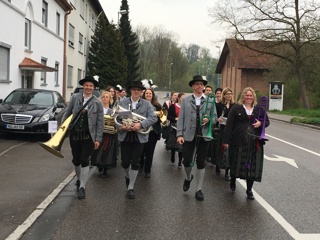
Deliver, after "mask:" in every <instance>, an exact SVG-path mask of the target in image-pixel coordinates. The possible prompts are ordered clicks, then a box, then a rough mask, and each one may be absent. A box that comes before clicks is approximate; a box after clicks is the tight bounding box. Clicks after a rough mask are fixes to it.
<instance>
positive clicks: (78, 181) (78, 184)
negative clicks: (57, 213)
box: [76, 180, 80, 192]
mask: <svg viewBox="0 0 320 240" xmlns="http://www.w3.org/2000/svg"><path fill="white" fill-rule="evenodd" d="M76 187H77V192H78V191H79V188H80V180H77V181H76Z"/></svg>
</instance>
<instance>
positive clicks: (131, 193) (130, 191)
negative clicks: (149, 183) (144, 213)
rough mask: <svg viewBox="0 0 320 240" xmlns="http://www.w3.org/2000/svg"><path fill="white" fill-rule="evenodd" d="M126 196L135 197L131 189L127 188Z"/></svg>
mask: <svg viewBox="0 0 320 240" xmlns="http://www.w3.org/2000/svg"><path fill="white" fill-rule="evenodd" d="M127 196H128V198H129V199H134V198H135V194H134V191H133V189H129V190H128V192H127Z"/></svg>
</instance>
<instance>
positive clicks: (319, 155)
mask: <svg viewBox="0 0 320 240" xmlns="http://www.w3.org/2000/svg"><path fill="white" fill-rule="evenodd" d="M266 136H268V137H271V138H273V139H276V140H278V141H280V142H283V143H286V144H288V145H291V146H293V147H296V148H299V149H301V150H303V151H306V152H308V153H312V154H314V155H316V156H318V157H320V153H316V152H314V151H311V150H308V149H306V148H303V147H300V146H298V145H295V144H293V143H290V142H287V141H284V140H282V139H280V138H276V137H273V136H270V135H268V134H266Z"/></svg>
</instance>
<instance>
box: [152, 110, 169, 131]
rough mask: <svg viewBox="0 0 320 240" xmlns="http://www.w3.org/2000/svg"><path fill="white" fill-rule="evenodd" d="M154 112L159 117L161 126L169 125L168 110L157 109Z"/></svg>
mask: <svg viewBox="0 0 320 240" xmlns="http://www.w3.org/2000/svg"><path fill="white" fill-rule="evenodd" d="M154 113H155V114H156V115H157V116H158V117H159V119H160V122H161V126H162V127H165V126H167V110H165V109H161V110H160V111H155V112H154Z"/></svg>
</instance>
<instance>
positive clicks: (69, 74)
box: [67, 65, 73, 87]
mask: <svg viewBox="0 0 320 240" xmlns="http://www.w3.org/2000/svg"><path fill="white" fill-rule="evenodd" d="M72 72H73V67H72V66H70V65H68V79H67V82H68V83H67V86H68V87H72Z"/></svg>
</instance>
